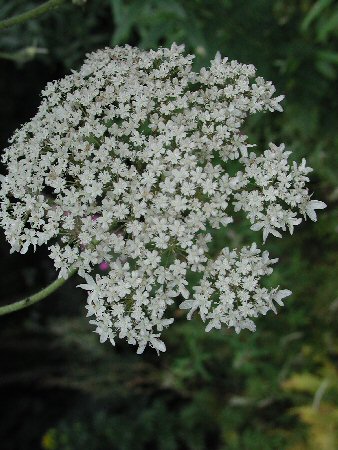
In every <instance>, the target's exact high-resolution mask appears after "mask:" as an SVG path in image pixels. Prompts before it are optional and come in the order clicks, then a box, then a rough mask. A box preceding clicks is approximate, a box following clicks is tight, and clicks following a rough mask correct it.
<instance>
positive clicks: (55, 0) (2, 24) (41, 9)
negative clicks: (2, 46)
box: [0, 0, 67, 30]
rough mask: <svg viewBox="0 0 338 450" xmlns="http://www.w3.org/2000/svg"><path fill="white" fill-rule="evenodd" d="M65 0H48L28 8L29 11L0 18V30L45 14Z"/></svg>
mask: <svg viewBox="0 0 338 450" xmlns="http://www.w3.org/2000/svg"><path fill="white" fill-rule="evenodd" d="M66 1H67V0H48V1H47V2H45V3H43V4H42V5H40V6H37V7H36V8H33V9H30V10H29V11H26V12H24V13H22V14H18V15H16V16H13V17H10V18H8V19H4V20H1V21H0V30H4V29H5V28H9V27H12V26H14V25H19V24H20V23H23V22H26V21H27V20H30V19H35V17H38V16H41V15H42V14H45V13H47V12H48V11H50V10H52V9H55V8H58V7H59V6H61V5H62V4H63V3H65V2H66Z"/></svg>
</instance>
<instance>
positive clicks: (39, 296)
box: [0, 267, 77, 316]
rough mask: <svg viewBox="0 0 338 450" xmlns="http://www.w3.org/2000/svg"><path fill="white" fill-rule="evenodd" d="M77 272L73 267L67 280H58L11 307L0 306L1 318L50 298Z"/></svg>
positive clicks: (12, 304) (10, 305)
mask: <svg viewBox="0 0 338 450" xmlns="http://www.w3.org/2000/svg"><path fill="white" fill-rule="evenodd" d="M76 272H77V268H75V267H72V268H71V269H70V270H69V272H68V275H67V278H58V279H57V280H55V281H53V282H52V283H51V284H49V285H48V286H47V287H45V288H44V289H42V290H41V291H39V292H37V293H36V294H33V295H30V296H29V297H26V298H24V299H22V300H19V301H18V302H15V303H11V304H9V305H4V306H0V316H4V315H5V314H10V313H12V312H15V311H19V310H20V309H24V308H27V307H28V306H31V305H33V304H34V303H37V302H39V301H41V300H43V299H44V298H46V297H48V296H49V295H50V294H52V293H53V292H55V291H56V290H57V289H59V288H60V287H61V286H62V285H63V284H64V283H65V282H66V281H67V280H68V279H69V278H70V277H72V276H73V275H74V274H75V273H76Z"/></svg>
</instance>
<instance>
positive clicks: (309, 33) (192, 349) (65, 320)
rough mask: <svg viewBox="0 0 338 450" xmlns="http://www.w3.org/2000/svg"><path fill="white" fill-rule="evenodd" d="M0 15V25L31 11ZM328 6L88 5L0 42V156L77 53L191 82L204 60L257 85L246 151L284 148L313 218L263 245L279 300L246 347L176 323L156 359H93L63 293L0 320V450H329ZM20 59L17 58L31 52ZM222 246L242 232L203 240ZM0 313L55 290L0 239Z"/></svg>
mask: <svg viewBox="0 0 338 450" xmlns="http://www.w3.org/2000/svg"><path fill="white" fill-rule="evenodd" d="M39 4H41V2H38V1H24V0H11V1H7V0H6V1H5V0H0V19H1V18H5V17H8V16H11V15H13V14H16V13H18V12H22V11H25V10H28V9H30V8H31V7H33V6H36V5H39ZM337 35H338V6H337V2H335V1H333V0H332V1H330V0H318V1H314V0H301V1H287V0H277V1H270V0H249V1H248V0H246V1H244V0H206V1H205V0H203V1H202V0H184V1H183V0H176V1H175V0H166V1H165V0H143V1H140V0H133V1H120V0H110V1H109V0H102V1H100V0H88V1H87V2H86V4H85V5H83V6H75V5H73V4H72V3H71V1H68V2H67V4H65V5H64V6H62V7H60V8H59V9H58V10H56V11H53V12H51V13H48V14H47V15H45V16H42V17H40V18H38V19H36V20H32V21H30V22H27V23H25V24H22V25H20V26H15V27H13V28H11V29H8V30H2V31H0V77H1V78H0V145H1V148H4V147H5V146H6V141H7V139H8V138H9V137H10V136H11V134H12V133H13V132H14V130H15V129H16V128H17V127H18V126H20V124H22V123H24V122H25V121H27V120H29V118H30V117H32V115H34V113H35V111H36V109H37V106H38V104H39V102H40V97H39V93H40V92H41V90H42V88H43V87H44V86H45V84H46V82H47V81H50V80H54V79H56V78H60V77H62V76H64V75H65V74H67V73H69V71H70V69H71V68H74V69H76V68H78V67H79V66H80V65H81V62H82V61H83V58H84V55H85V53H87V52H88V51H91V50H95V49H97V48H101V47H104V46H109V45H116V44H124V43H130V44H132V45H138V46H140V47H142V48H156V47H157V46H159V45H170V44H171V43H172V42H173V41H176V42H177V43H185V44H186V48H187V50H188V51H190V52H193V53H195V54H196V55H197V58H196V68H198V67H200V66H201V65H204V64H208V61H209V60H210V58H212V57H213V56H214V55H215V53H216V51H217V50H220V51H221V53H222V55H226V56H229V57H230V58H233V59H237V60H239V61H240V62H244V63H253V64H255V65H256V67H257V68H258V74H259V75H261V76H264V77H265V78H267V79H271V80H273V82H274V83H275V85H276V87H277V92H278V94H281V93H283V94H286V99H285V100H284V102H283V106H284V108H285V112H284V113H283V114H277V113H276V114H266V115H259V116H258V115H257V116H254V117H253V118H252V119H251V120H250V121H249V122H248V124H247V130H248V133H249V136H251V139H252V141H253V142H257V143H258V144H260V146H261V148H262V149H264V148H265V147H266V145H267V143H268V142H270V141H273V142H276V143H280V142H286V143H287V145H288V146H289V147H290V148H291V149H292V150H293V151H294V158H295V159H297V160H300V159H301V158H302V157H306V158H307V160H308V163H309V165H310V166H312V167H313V168H314V172H313V173H312V174H311V186H310V189H311V190H312V191H314V192H315V197H314V198H316V199H319V200H322V201H325V202H326V203H327V204H328V208H327V209H326V210H325V211H324V212H321V213H320V214H319V221H318V222H317V223H310V222H306V223H304V224H302V225H301V226H300V227H298V229H297V230H296V233H295V235H294V236H291V237H290V236H289V237H288V236H285V238H284V239H283V240H277V239H270V240H269V242H268V245H267V247H268V249H269V251H270V252H271V254H272V257H279V258H280V262H279V265H278V267H276V269H275V272H274V274H273V276H272V277H271V279H270V280H269V281H268V283H271V284H274V285H278V284H280V285H281V286H282V287H283V288H289V289H291V290H292V291H293V295H292V297H290V298H289V299H288V300H287V302H286V306H285V307H284V308H280V311H279V314H278V316H273V315H272V314H271V315H270V314H269V315H268V316H267V317H264V318H261V319H259V320H258V321H257V332H255V333H250V332H248V331H245V332H242V333H241V334H240V335H239V336H237V335H235V334H234V333H233V332H231V331H227V330H225V329H224V330H222V331H214V332H210V333H208V334H206V333H205V332H204V327H203V324H202V323H201V322H200V321H199V320H197V319H194V320H192V321H189V322H188V321H186V320H185V318H184V317H182V316H181V315H180V314H179V312H178V313H177V321H176V323H175V324H174V325H173V326H172V327H171V328H170V330H169V332H167V333H166V336H165V340H166V344H167V352H166V353H165V354H163V355H161V356H160V357H157V356H156V354H153V352H152V351H146V352H145V354H144V355H142V356H137V355H136V354H135V349H134V348H133V347H129V346H127V345H124V344H123V343H119V344H118V346H117V347H116V348H113V347H111V346H110V345H109V344H104V345H102V344H100V343H99V341H98V337H97V335H96V334H94V333H92V332H91V331H92V329H91V328H90V326H89V325H88V320H87V319H86V318H85V309H84V305H85V302H86V298H85V294H84V292H83V291H80V290H79V289H76V284H78V283H79V279H76V278H74V279H72V280H70V281H69V282H68V283H67V284H66V285H64V286H63V287H62V288H61V289H60V290H59V291H58V292H57V293H55V294H53V295H52V296H51V298H49V299H47V300H45V301H43V302H41V303H40V304H38V305H35V306H33V307H31V308H29V309H27V310H23V311H21V312H18V313H15V314H12V315H10V316H6V317H1V318H0V330H1V331H0V332H1V340H0V366H1V368H0V412H1V420H0V449H1V450H21V449H22V450H23V449H24V450H38V449H46V450H110V449H111V450H148V449H150V450H176V449H177V450H204V449H205V450H273V449H275V450H283V449H287V450H307V449H309V450H336V449H337V448H338V377H337V372H338V370H337V362H338V331H337V311H338V282H337V279H338V271H337V268H338V258H337V254H338V252H337V248H338V245H337V232H338V223H337V222H338V221H337V208H336V206H337V201H338V183H337V172H338V159H337V150H338V133H337V123H338V122H337V103H338V101H337V93H338V89H337V87H338V83H337V74H338V72H337V67H338V45H337V42H338V41H337ZM32 49H33V51H32ZM217 239H218V241H219V242H224V241H227V242H228V245H230V246H237V245H242V244H245V243H246V242H248V241H250V240H251V239H252V233H251V232H249V231H248V226H247V224H243V225H239V226H238V227H237V228H233V229H231V230H230V231H229V232H224V231H223V232H221V233H218V235H217ZM0 257H1V259H0V261H1V270H0V292H1V296H0V302H1V304H5V303H7V302H9V301H14V300H16V299H19V298H20V297H22V296H25V295H27V294H29V293H32V292H34V291H36V290H37V289H39V288H41V287H42V286H45V285H46V284H48V283H49V282H50V281H51V280H53V279H54V278H55V277H56V274H55V271H54V269H53V266H52V264H51V262H50V261H49V259H48V252H47V250H46V249H45V248H41V249H39V250H38V251H37V252H36V253H32V252H30V253H28V254H27V255H18V254H12V255H10V254H9V246H8V244H7V243H6V242H5V240H4V237H3V234H1V237H0Z"/></svg>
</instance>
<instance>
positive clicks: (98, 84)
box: [0, 44, 326, 353]
mask: <svg viewBox="0 0 338 450" xmlns="http://www.w3.org/2000/svg"><path fill="white" fill-rule="evenodd" d="M193 58H194V57H193V55H185V53H184V46H179V45H176V44H173V45H172V46H171V48H159V49H157V50H150V51H141V50H139V49H137V48H132V47H130V46H127V45H126V46H124V47H115V48H105V49H103V50H98V51H95V52H93V53H91V54H89V55H87V58H86V60H85V62H84V63H83V65H82V67H81V68H80V70H78V71H73V72H72V74H71V75H68V76H66V77H64V78H63V79H61V80H58V81H54V82H51V83H49V84H48V85H47V86H46V88H45V89H44V91H43V92H42V98H43V100H42V103H41V105H40V107H39V109H38V112H37V114H36V115H35V117H33V118H32V119H31V120H30V121H29V122H28V123H26V124H25V125H23V126H22V127H21V128H20V129H18V130H17V131H16V132H15V133H14V135H13V137H12V138H11V140H10V142H9V147H8V148H6V149H5V151H4V154H3V158H2V161H3V163H4V165H5V167H6V169H7V172H6V175H5V176H3V177H2V179H1V188H0V199H1V213H0V214H1V215H0V224H1V226H2V228H3V229H4V232H5V236H6V239H7V241H8V242H9V243H10V245H11V251H13V252H14V251H19V252H21V253H25V252H27V251H28V249H29V248H30V247H31V248H33V249H34V250H35V249H36V247H37V246H40V245H44V244H45V245H48V246H49V250H50V257H51V258H52V260H53V261H54V266H55V268H56V270H57V271H58V274H59V278H58V279H57V280H56V281H54V282H53V283H52V284H51V285H50V286H48V287H47V288H45V289H43V290H42V291H40V292H38V293H37V294H35V295H33V296H31V297H28V298H27V299H24V300H21V301H19V302H16V303H14V304H10V305H6V306H3V307H1V308H0V314H6V313H9V312H12V311H15V310H18V309H21V308H24V307H26V306H29V305H30V304H32V303H35V302H37V301H39V300H41V299H43V298H46V297H47V296H48V295H49V294H50V293H51V292H52V291H54V290H55V289H57V288H58V287H59V286H61V285H62V284H63V283H64V281H65V280H66V279H67V278H69V276H71V275H72V274H74V273H76V272H77V273H78V274H79V275H80V276H81V277H82V278H83V280H84V281H83V283H82V284H80V285H79V287H81V288H82V289H84V290H86V291H87V293H88V297H87V306H86V308H87V312H88V314H87V315H88V316H89V317H91V320H90V323H91V324H93V325H94V326H95V331H96V332H97V333H98V334H99V336H100V341H101V342H105V341H107V340H108V341H110V342H111V343H112V344H113V345H114V344H115V341H116V339H117V338H120V339H121V338H122V339H126V340H127V341H128V343H130V344H135V345H137V346H138V348H137V352H138V353H142V352H143V350H144V349H145V347H146V346H147V345H149V346H150V347H152V348H154V349H155V350H156V351H157V352H159V351H165V344H164V342H163V341H162V340H161V332H162V331H163V329H165V328H167V327H168V326H169V325H171V324H172V323H173V321H174V318H173V317H171V313H172V308H171V305H173V304H174V303H175V302H177V301H179V307H180V308H181V309H184V310H187V311H188V314H187V317H188V319H190V318H191V317H192V315H193V314H194V313H198V314H199V315H200V317H201V318H202V320H203V321H204V322H205V323H206V331H210V330H211V329H213V328H217V329H218V328H221V326H222V325H225V326H227V327H233V328H234V329H235V331H236V332H237V333H238V332H239V331H240V330H242V329H249V330H251V331H254V330H255V324H254V322H253V319H254V318H256V317H257V316H259V315H261V314H263V315H265V314H266V313H267V312H268V311H269V310H272V311H274V312H276V305H283V299H284V298H285V297H287V296H289V295H290V294H291V291H289V290H286V289H280V288H279V287H275V288H272V289H267V288H265V287H263V286H262V284H261V280H262V277H264V275H269V274H271V272H272V265H273V264H275V263H276V262H277V259H270V258H269V254H268V252H267V251H262V250H261V249H259V248H258V247H257V245H256V244H252V245H251V246H244V247H243V248H239V249H230V248H228V247H224V248H223V249H222V250H221V251H220V252H219V254H217V255H216V256H211V253H212V252H210V242H211V241H212V234H211V233H209V231H210V230H212V229H217V228H219V227H220V226H224V227H226V226H228V225H229V224H231V223H232V222H233V220H234V215H236V213H238V212H240V211H241V212H242V213H244V214H245V215H246V217H247V218H248V220H249V222H250V224H251V229H252V230H254V231H261V232H262V234H263V241H264V242H265V240H266V239H267V237H268V236H269V235H270V234H271V235H273V236H275V237H278V238H281V237H282V232H285V231H289V232H290V233H291V234H292V233H293V230H294V227H295V226H296V225H299V224H300V223H301V222H302V220H303V219H305V218H306V217H309V218H310V219H311V220H314V221H315V220H316V210H317V209H323V208H325V206H326V205H325V204H324V203H323V202H321V201H318V200H312V198H311V195H310V194H309V192H308V189H307V187H306V183H307V182H308V181H309V179H308V174H309V172H310V171H311V169H310V168H309V167H307V166H306V162H305V160H302V161H301V163H300V164H299V163H297V162H295V161H293V162H289V157H290V155H291V152H290V151H288V150H286V149H285V146H284V144H279V145H277V144H274V143H270V144H269V148H268V149H266V150H265V151H263V152H260V151H258V150H257V149H256V148H255V146H254V145H252V144H250V143H249V141H248V137H247V136H246V135H245V134H243V132H242V131H241V129H242V126H243V124H244V122H245V120H246V118H247V117H248V116H249V115H251V114H255V113H257V112H267V111H269V112H273V111H282V107H281V106H280V102H281V100H282V99H283V96H277V97H275V96H274V94H275V88H274V86H273V84H272V83H271V82H269V81H265V80H264V79H263V78H261V77H256V70H255V67H254V66H252V65H244V64H240V63H238V62H237V61H229V60H228V59H227V58H222V57H221V55H220V54H219V53H217V54H216V56H215V58H214V59H213V60H212V61H211V62H210V66H209V67H204V68H202V69H201V70H200V71H199V72H194V71H193V69H192V62H193ZM234 161H236V167H237V169H236V171H235V173H234V171H233V167H234ZM230 167H232V170H229V168H230ZM99 264H101V267H103V268H104V269H105V270H104V272H102V271H101V273H100V274H97V273H96V272H97V271H96V268H97V266H98V265H99ZM95 273H96V275H95ZM192 273H195V274H196V275H197V276H195V277H194V280H196V283H195V285H194V286H193V287H192V288H191V287H190V286H188V281H187V278H189V277H190V275H191V274H192ZM178 299H179V300H178Z"/></svg>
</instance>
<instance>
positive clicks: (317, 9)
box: [301, 0, 333, 31]
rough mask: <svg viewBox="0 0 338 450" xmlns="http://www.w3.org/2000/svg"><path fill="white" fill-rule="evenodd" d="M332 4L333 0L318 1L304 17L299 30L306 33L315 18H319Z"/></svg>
mask: <svg viewBox="0 0 338 450" xmlns="http://www.w3.org/2000/svg"><path fill="white" fill-rule="evenodd" d="M332 2H333V0H318V1H317V2H316V3H315V4H314V5H313V7H312V8H311V9H310V11H309V12H308V13H307V15H306V16H305V18H304V20H303V22H302V24H301V30H302V31H306V30H307V29H308V28H309V26H310V25H311V23H312V22H313V21H314V20H316V19H317V17H319V16H320V14H321V12H322V11H324V9H325V8H327V7H328V6H330V4H331V3H332Z"/></svg>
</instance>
